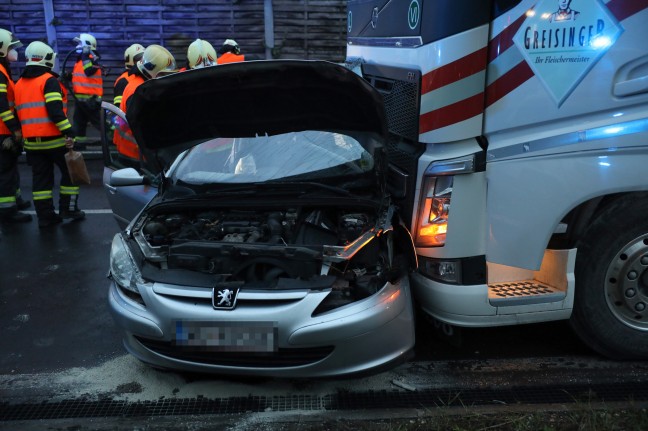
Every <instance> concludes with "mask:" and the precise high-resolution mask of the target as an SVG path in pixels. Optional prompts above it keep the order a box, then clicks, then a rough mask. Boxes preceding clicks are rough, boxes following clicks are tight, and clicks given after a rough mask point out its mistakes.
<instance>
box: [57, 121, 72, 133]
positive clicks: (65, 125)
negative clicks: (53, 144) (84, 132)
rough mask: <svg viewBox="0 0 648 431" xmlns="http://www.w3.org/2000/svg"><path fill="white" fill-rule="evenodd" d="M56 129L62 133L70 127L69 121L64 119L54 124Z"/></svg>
mask: <svg viewBox="0 0 648 431" xmlns="http://www.w3.org/2000/svg"><path fill="white" fill-rule="evenodd" d="M56 127H58V129H59V130H60V131H61V132H62V131H64V130H67V129H69V128H70V127H72V125H71V124H70V121H69V120H68V119H67V118H66V119H65V120H63V121H59V122H58V123H56Z"/></svg>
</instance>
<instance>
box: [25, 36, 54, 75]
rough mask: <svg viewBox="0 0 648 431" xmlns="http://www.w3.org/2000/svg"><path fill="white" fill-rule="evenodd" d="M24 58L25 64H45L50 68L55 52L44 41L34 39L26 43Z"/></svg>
mask: <svg viewBox="0 0 648 431" xmlns="http://www.w3.org/2000/svg"><path fill="white" fill-rule="evenodd" d="M25 58H26V59H27V66H45V67H49V68H50V69H51V68H52V67H54V59H55V58H56V53H55V52H54V50H53V49H52V48H51V47H50V46H49V45H47V44H46V43H43V42H39V41H36V42H32V43H30V44H29V45H27V49H25Z"/></svg>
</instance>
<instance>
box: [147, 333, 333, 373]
mask: <svg viewBox="0 0 648 431" xmlns="http://www.w3.org/2000/svg"><path fill="white" fill-rule="evenodd" d="M135 339H136V340H137V341H139V342H140V343H141V344H142V345H143V346H144V347H146V348H148V349H149V350H151V351H153V352H155V353H158V354H160V355H164V356H167V357H169V358H173V359H180V360H183V361H188V362H193V363H198V364H205V365H220V366H234V367H256V368H278V367H296V366H300V365H308V364H312V363H315V362H318V361H320V360H322V359H324V358H326V357H327V356H328V355H330V354H331V353H332V352H333V350H334V347H333V346H325V347H311V348H299V349H282V348H279V349H278V350H277V351H276V352H269V353H266V352H246V353H241V352H214V351H209V350H205V349H197V348H186V347H178V346H176V345H175V344H174V343H172V342H170V341H158V340H150V339H147V338H142V337H135Z"/></svg>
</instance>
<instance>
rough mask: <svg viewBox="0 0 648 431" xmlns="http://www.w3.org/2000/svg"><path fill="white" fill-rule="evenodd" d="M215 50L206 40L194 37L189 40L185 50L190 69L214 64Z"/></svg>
mask: <svg viewBox="0 0 648 431" xmlns="http://www.w3.org/2000/svg"><path fill="white" fill-rule="evenodd" d="M216 57H217V55H216V50H215V49H214V47H213V46H212V44H211V43H209V42H207V41H206V40H202V39H196V40H194V41H193V42H191V45H189V49H188V50H187V60H188V61H189V68H190V69H199V68H201V67H207V66H214V65H215V64H216Z"/></svg>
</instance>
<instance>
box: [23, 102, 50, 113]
mask: <svg viewBox="0 0 648 431" xmlns="http://www.w3.org/2000/svg"><path fill="white" fill-rule="evenodd" d="M41 106H45V102H30V103H21V104H20V105H17V106H16V109H17V110H18V111H20V110H21V109H29V108H40V107H41Z"/></svg>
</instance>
